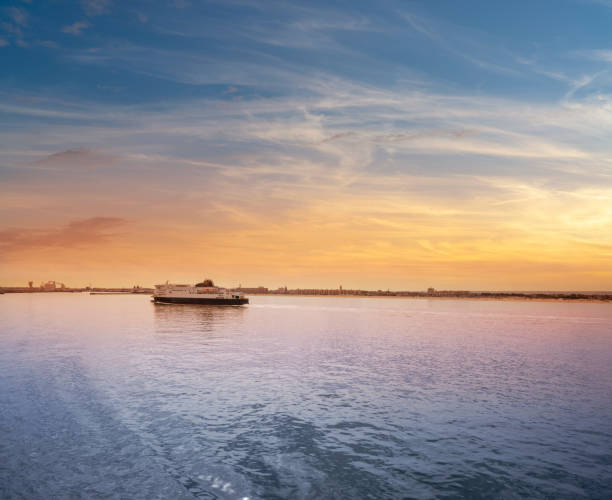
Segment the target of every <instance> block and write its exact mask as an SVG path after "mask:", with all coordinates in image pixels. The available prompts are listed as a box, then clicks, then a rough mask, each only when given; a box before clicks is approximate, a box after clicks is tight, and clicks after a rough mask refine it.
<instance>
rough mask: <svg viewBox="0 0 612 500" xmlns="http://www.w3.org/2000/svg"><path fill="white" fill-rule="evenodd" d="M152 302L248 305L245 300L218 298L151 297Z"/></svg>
mask: <svg viewBox="0 0 612 500" xmlns="http://www.w3.org/2000/svg"><path fill="white" fill-rule="evenodd" d="M153 301H154V302H160V303H163V304H208V305H214V306H241V305H244V304H248V303H249V299H247V298H238V299H236V298H227V299H226V298H220V297H214V298H213V297H153Z"/></svg>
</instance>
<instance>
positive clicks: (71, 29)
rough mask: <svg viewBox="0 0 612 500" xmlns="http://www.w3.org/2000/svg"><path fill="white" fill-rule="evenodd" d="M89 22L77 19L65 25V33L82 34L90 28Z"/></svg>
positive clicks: (63, 30) (63, 29)
mask: <svg viewBox="0 0 612 500" xmlns="http://www.w3.org/2000/svg"><path fill="white" fill-rule="evenodd" d="M89 26H90V25H89V23H88V22H87V21H76V22H74V23H72V24H70V25H68V26H64V27H63V28H62V32H63V33H68V34H69V35H75V36H78V35H81V34H82V33H83V31H84V30H86V29H87V28H89Z"/></svg>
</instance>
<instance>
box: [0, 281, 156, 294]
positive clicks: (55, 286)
mask: <svg viewBox="0 0 612 500" xmlns="http://www.w3.org/2000/svg"><path fill="white" fill-rule="evenodd" d="M0 292H3V293H35V292H45V293H50V292H113V293H144V294H152V293H153V288H143V287H141V286H140V285H135V286H133V287H132V288H92V287H91V286H86V287H80V288H73V287H68V286H66V285H65V284H64V283H60V282H57V281H52V280H51V281H47V282H45V283H41V284H40V286H34V282H33V281H28V286H27V287H26V286H0Z"/></svg>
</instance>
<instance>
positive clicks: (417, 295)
mask: <svg viewBox="0 0 612 500" xmlns="http://www.w3.org/2000/svg"><path fill="white" fill-rule="evenodd" d="M237 290H240V289H237ZM242 291H243V292H244V293H245V294H246V295H248V296H261V297H336V298H366V299H371V298H396V299H418V300H431V299H433V300H497V301H521V302H529V301H536V302H598V303H604V304H610V303H612V292H601V293H594V294H589V293H579V292H565V293H561V292H559V293H554V292H553V293H540V292H534V293H528V292H526V293H521V292H469V291H452V290H449V291H436V292H433V293H431V294H430V293H425V292H391V291H389V292H378V291H376V292H375V291H366V290H364V291H361V292H360V293H351V291H348V290H346V291H341V292H339V291H337V290H329V291H327V293H319V291H318V290H312V289H305V290H299V289H298V290H292V291H287V292H278V291H273V292H257V291H251V290H244V289H243V290H242ZM10 293H25V294H28V293H36V294H49V293H89V294H90V295H151V294H152V293H153V290H152V289H147V288H138V289H117V288H115V289H112V288H109V289H100V288H94V289H89V290H87V289H78V288H77V289H71V288H65V289H61V290H47V291H45V290H36V289H35V290H30V289H24V288H22V287H0V294H10Z"/></svg>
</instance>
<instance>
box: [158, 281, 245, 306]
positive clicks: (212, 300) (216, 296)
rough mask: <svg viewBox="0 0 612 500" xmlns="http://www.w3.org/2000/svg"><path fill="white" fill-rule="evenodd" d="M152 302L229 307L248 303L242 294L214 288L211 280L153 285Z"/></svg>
mask: <svg viewBox="0 0 612 500" xmlns="http://www.w3.org/2000/svg"><path fill="white" fill-rule="evenodd" d="M153 301H154V302H161V303H165V304H211V305H229V306H240V305H243V304H248V303H249V299H248V298H247V297H245V296H244V294H243V293H241V292H233V291H231V290H228V289H227V288H221V287H218V286H215V284H214V283H213V282H212V280H204V281H202V282H201V283H197V284H195V285H176V284H171V283H168V282H166V283H165V284H163V285H155V290H154V292H153Z"/></svg>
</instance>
